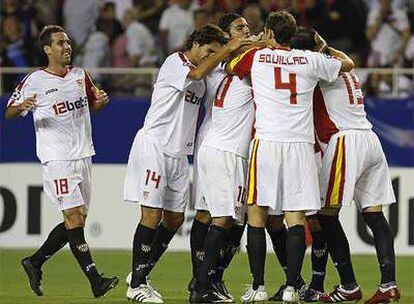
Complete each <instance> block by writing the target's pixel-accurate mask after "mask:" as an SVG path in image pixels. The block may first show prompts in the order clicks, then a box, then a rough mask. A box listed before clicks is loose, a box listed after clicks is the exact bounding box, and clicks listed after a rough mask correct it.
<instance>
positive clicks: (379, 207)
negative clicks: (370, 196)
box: [362, 205, 382, 214]
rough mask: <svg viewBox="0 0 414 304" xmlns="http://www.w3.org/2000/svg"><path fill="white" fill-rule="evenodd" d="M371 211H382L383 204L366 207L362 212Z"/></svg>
mask: <svg viewBox="0 0 414 304" xmlns="http://www.w3.org/2000/svg"><path fill="white" fill-rule="evenodd" d="M370 212H382V205H377V206H371V207H367V208H364V209H363V210H362V213H364V214H365V213H370Z"/></svg>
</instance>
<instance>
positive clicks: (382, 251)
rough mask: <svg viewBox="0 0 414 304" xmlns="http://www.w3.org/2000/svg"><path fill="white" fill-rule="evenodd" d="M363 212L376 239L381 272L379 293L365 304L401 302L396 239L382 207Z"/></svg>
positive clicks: (374, 207) (370, 208)
mask: <svg viewBox="0 0 414 304" xmlns="http://www.w3.org/2000/svg"><path fill="white" fill-rule="evenodd" d="M362 212H363V213H362V214H363V216H364V221H365V223H366V224H367V225H368V227H369V228H370V229H371V231H372V234H373V237H374V243H375V250H376V252H377V258H378V264H379V269H380V272H381V283H380V286H379V289H378V291H377V292H376V293H375V294H374V296H373V297H372V298H371V299H369V300H368V301H366V302H365V303H367V304H375V303H382V302H385V301H389V300H399V298H400V292H399V290H398V287H397V283H396V279H395V252H394V237H393V234H392V232H391V229H390V226H389V224H388V222H387V220H386V219H385V216H384V213H383V212H382V206H381V205H380V206H373V207H367V208H365V209H363V211H362Z"/></svg>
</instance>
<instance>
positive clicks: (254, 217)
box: [247, 205, 268, 228]
mask: <svg viewBox="0 0 414 304" xmlns="http://www.w3.org/2000/svg"><path fill="white" fill-rule="evenodd" d="M267 209H268V208H267V207H261V206H258V205H249V206H248V207H247V219H248V223H249V226H251V227H259V228H264V227H266V222H267Z"/></svg>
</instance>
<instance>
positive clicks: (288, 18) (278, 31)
mask: <svg viewBox="0 0 414 304" xmlns="http://www.w3.org/2000/svg"><path fill="white" fill-rule="evenodd" d="M266 28H267V29H269V30H272V31H273V34H274V36H275V40H276V42H278V43H280V44H284V45H288V44H289V43H290V39H291V38H292V37H293V36H294V35H295V34H296V31H297V25H296V20H295V18H294V17H293V16H292V15H291V14H290V13H288V12H287V11H285V10H282V11H278V12H272V13H270V14H269V16H268V17H267V20H266Z"/></svg>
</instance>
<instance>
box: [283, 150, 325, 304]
mask: <svg viewBox="0 0 414 304" xmlns="http://www.w3.org/2000/svg"><path fill="white" fill-rule="evenodd" d="M280 146H281V149H282V159H283V171H282V172H283V196H282V198H281V200H282V202H283V211H284V214H285V220H286V224H287V227H288V231H287V236H286V251H287V252H288V257H287V283H286V285H287V287H286V289H285V290H284V292H283V301H284V302H286V303H298V302H299V296H300V295H299V291H300V288H301V286H300V273H301V269H302V264H303V258H304V255H305V250H306V243H305V226H304V225H305V221H306V219H305V211H312V210H319V209H320V206H321V204H320V192H319V182H318V170H317V164H316V158H315V153H314V147H313V145H312V144H306V143H281V144H280Z"/></svg>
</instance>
